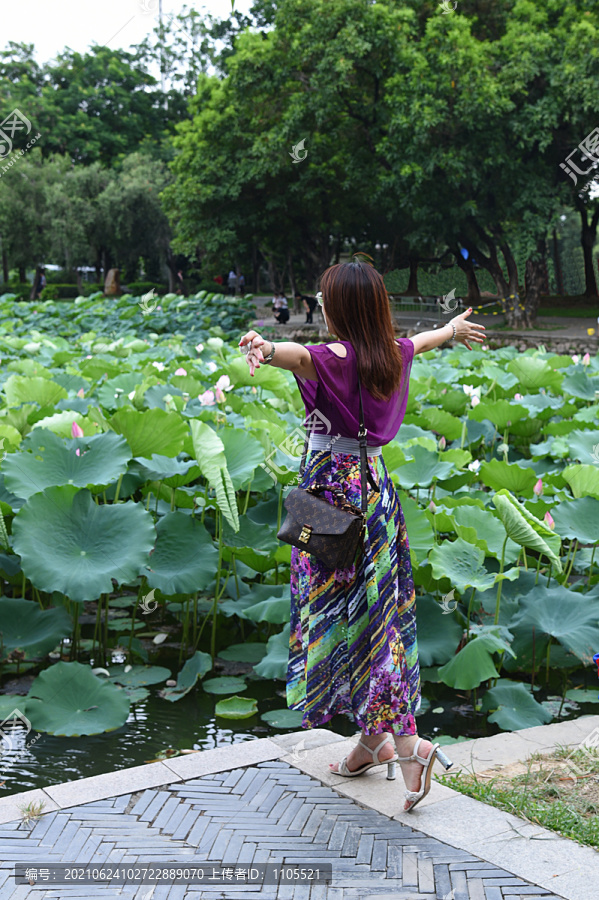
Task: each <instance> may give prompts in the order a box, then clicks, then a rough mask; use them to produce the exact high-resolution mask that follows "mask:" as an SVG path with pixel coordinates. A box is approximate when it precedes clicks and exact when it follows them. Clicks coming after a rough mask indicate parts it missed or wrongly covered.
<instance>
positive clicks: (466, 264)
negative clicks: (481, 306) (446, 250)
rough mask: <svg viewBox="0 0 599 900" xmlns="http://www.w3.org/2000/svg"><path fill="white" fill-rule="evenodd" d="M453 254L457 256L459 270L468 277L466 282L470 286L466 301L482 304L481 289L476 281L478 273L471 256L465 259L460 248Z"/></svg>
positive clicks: (453, 251) (455, 249) (454, 250)
mask: <svg viewBox="0 0 599 900" xmlns="http://www.w3.org/2000/svg"><path fill="white" fill-rule="evenodd" d="M452 253H453V255H454V256H455V260H456V263H457V264H458V268H460V269H461V270H462V272H463V273H464V275H465V276H466V282H467V284H468V294H467V296H466V300H467V301H468V303H480V288H479V286H478V281H477V280H476V271H475V269H474V266H473V265H472V258H471V257H470V254H469V255H468V259H464V257H463V256H462V254H461V253H460V250H459V248H458V247H456V248H454V249H453V250H452Z"/></svg>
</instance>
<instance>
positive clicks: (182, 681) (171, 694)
mask: <svg viewBox="0 0 599 900" xmlns="http://www.w3.org/2000/svg"><path fill="white" fill-rule="evenodd" d="M211 669H212V657H211V656H210V654H209V653H204V651H203V650H196V652H195V653H194V655H193V656H192V657H190V658H189V659H188V660H187V662H186V663H185V665H184V666H183V668H182V669H181V671H180V672H179V674H178V676H177V686H176V687H174V688H165V689H164V690H162V691H160V692H159V693H160V696H161V697H163V698H164V699H165V700H170V701H171V703H174V702H175V701H176V700H180V699H181V697H184V696H185V694H188V693H189V692H190V691H191V689H192V688H194V687H195V685H196V682H197V680H198V678H203V677H204V675H206V674H207V673H208V672H210V671H211Z"/></svg>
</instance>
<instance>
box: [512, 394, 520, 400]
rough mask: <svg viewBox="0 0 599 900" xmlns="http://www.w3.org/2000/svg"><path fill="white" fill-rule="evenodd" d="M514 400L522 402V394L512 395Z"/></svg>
mask: <svg viewBox="0 0 599 900" xmlns="http://www.w3.org/2000/svg"><path fill="white" fill-rule="evenodd" d="M514 400H522V394H514Z"/></svg>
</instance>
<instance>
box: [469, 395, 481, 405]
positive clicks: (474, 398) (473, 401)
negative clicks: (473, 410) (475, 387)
mask: <svg viewBox="0 0 599 900" xmlns="http://www.w3.org/2000/svg"><path fill="white" fill-rule="evenodd" d="M470 403H471V405H472V406H478V404H479V403H480V397H477V396H476V394H473V395H472V398H471V400H470Z"/></svg>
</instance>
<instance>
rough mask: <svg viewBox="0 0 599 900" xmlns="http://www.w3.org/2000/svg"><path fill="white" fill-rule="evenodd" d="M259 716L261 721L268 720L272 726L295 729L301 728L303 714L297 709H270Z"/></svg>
mask: <svg viewBox="0 0 599 900" xmlns="http://www.w3.org/2000/svg"><path fill="white" fill-rule="evenodd" d="M260 718H261V719H262V721H263V722H268V724H269V725H270V726H271V727H272V728H293V729H296V728H301V726H302V721H303V718H304V714H303V712H301V710H299V709H271V710H270V711H269V712H265V713H263V714H262V715H261V716H260ZM300 752H301V751H300Z"/></svg>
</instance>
